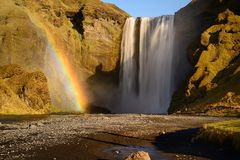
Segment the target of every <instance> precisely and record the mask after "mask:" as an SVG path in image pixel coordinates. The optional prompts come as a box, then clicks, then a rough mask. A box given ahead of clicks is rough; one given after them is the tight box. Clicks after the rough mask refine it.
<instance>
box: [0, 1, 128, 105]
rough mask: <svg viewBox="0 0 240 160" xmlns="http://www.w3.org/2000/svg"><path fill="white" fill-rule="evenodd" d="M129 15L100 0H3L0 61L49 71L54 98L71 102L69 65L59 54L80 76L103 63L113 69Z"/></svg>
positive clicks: (85, 76)
mask: <svg viewBox="0 0 240 160" xmlns="http://www.w3.org/2000/svg"><path fill="white" fill-rule="evenodd" d="M127 16H128V15H127V14H126V13H125V12H124V11H122V10H120V9H118V8H117V7H116V6H114V5H112V4H106V3H103V2H101V1H100V0H60V1H59V0H40V1H39V0H3V1H1V5H0V46H1V47H0V66H1V65H7V64H18V65H20V66H22V67H23V68H24V69H26V70H27V71H38V70H40V71H42V72H44V73H45V75H46V76H47V78H48V82H49V88H50V93H51V98H52V102H53V104H54V105H55V106H56V107H57V106H58V107H62V108H66V107H70V105H71V102H70V101H71V98H70V99H66V97H68V95H67V93H66V90H65V89H64V87H66V85H67V84H64V83H65V79H66V78H65V77H64V75H63V70H64V67H65V66H62V64H61V63H59V62H58V56H60V54H63V55H64V57H67V59H68V61H69V64H71V67H72V68H73V70H74V72H75V74H76V75H77V77H78V79H79V80H80V81H85V80H86V79H88V78H89V77H91V76H93V75H94V74H95V71H96V68H97V66H99V65H101V66H102V68H101V71H103V72H105V71H106V72H109V71H112V70H114V69H115V68H116V65H117V62H118V61H119V56H120V41H121V32H122V27H123V25H124V22H125V19H126V18H127ZM59 52H61V53H59ZM86 94H88V93H86ZM70 108H71V107H70Z"/></svg>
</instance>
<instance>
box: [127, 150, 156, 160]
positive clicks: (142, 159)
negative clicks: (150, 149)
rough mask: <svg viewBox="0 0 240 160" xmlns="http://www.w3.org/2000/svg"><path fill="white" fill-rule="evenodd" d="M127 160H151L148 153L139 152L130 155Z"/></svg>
mask: <svg viewBox="0 0 240 160" xmlns="http://www.w3.org/2000/svg"><path fill="white" fill-rule="evenodd" d="M125 160H151V158H150V156H149V154H148V153H147V152H144V151H138V152H136V153H132V154H131V155H129V156H128V157H127V158H126V159H125Z"/></svg>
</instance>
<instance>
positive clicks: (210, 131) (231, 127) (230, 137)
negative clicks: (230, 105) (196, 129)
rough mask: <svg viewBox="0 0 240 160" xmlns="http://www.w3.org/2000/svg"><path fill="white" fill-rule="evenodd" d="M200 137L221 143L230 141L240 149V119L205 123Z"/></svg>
mask: <svg viewBox="0 0 240 160" xmlns="http://www.w3.org/2000/svg"><path fill="white" fill-rule="evenodd" d="M200 137H202V138H204V139H207V140H209V141H214V142H218V143H220V144H223V143H224V142H226V141H228V142H229V141H230V142H231V143H232V144H233V145H234V147H235V148H236V149H238V150H240V120H231V121H224V122H217V123H210V124H205V125H204V126H203V130H202V132H201V135H200Z"/></svg>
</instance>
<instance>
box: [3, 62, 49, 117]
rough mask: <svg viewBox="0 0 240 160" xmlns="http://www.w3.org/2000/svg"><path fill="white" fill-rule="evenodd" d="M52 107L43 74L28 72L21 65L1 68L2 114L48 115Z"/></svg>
mask: <svg viewBox="0 0 240 160" xmlns="http://www.w3.org/2000/svg"><path fill="white" fill-rule="evenodd" d="M50 106H51V99H50V94H49V90H48V84H47V79H46V77H45V76H44V74H43V73H42V72H40V71H38V72H37V71H36V72H27V71H25V70H24V69H23V68H22V67H20V66H19V65H5V66H1V67H0V114H46V113H49V112H50Z"/></svg>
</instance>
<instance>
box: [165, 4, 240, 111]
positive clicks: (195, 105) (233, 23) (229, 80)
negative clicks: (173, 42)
mask: <svg viewBox="0 0 240 160" xmlns="http://www.w3.org/2000/svg"><path fill="white" fill-rule="evenodd" d="M197 6H199V8H198V9H196V7H197ZM239 8H240V4H239V2H238V1H237V0H229V1H227V0H225V1H224V0H222V1H217V0H212V1H208V2H204V1H201V0H198V1H192V3H191V4H189V5H188V6H187V7H186V8H184V9H182V10H180V12H179V13H178V14H177V16H178V19H179V18H181V17H182V18H183V17H184V16H183V15H185V14H186V13H188V14H191V13H192V12H193V11H194V13H195V14H196V13H197V15H194V13H193V15H194V16H195V19H196V20H195V21H193V22H192V23H193V25H195V27H197V26H196V24H197V25H199V24H200V25H199V26H198V27H197V28H200V29H198V30H195V31H194V32H193V33H194V35H195V36H192V37H191V38H189V39H187V40H185V42H186V41H187V46H188V58H189V62H190V63H191V64H192V66H193V67H192V68H193V69H192V72H191V73H190V74H189V76H188V78H187V79H186V81H185V82H184V84H183V85H182V87H181V88H180V89H179V90H178V91H177V92H176V93H175V94H174V96H173V101H172V105H171V108H170V112H180V113H201V114H207V115H237V114H239V113H240V92H239V89H240V85H239V82H240V72H239V71H240V68H239V67H240V58H239V54H240V27H239V26H240V16H239V15H240V9H239ZM195 9H196V10H195ZM199 9H200V10H199ZM185 16H186V15H185ZM194 16H190V18H189V19H192V20H193V19H194V18H193V17H194ZM198 17H199V18H198ZM187 29H188V28H187ZM189 30H190V31H189V32H190V33H192V32H191V31H192V29H189ZM184 31H185V32H186V30H183V31H182V32H180V33H178V34H179V35H181V34H182V33H184Z"/></svg>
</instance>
